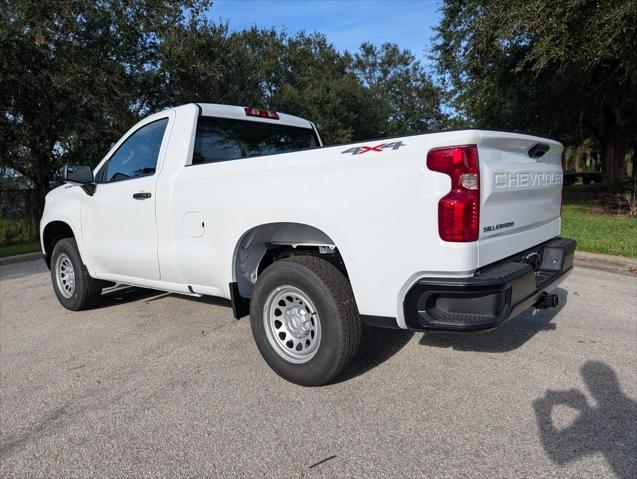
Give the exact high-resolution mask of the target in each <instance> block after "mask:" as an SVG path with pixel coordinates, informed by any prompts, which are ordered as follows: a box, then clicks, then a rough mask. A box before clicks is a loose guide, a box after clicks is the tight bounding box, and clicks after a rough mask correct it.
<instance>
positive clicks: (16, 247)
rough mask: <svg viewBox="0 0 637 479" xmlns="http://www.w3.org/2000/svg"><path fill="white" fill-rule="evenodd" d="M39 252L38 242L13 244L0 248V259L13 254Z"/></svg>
mask: <svg viewBox="0 0 637 479" xmlns="http://www.w3.org/2000/svg"><path fill="white" fill-rule="evenodd" d="M36 251H40V242H39V241H35V242H33V243H22V244H13V245H11V246H0V258H3V257H5V256H13V255H15V254H23V253H34V252H36Z"/></svg>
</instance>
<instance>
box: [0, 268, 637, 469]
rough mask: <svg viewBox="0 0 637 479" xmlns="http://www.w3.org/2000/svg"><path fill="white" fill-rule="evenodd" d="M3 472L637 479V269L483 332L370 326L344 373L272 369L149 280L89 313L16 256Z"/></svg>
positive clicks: (5, 275) (566, 288)
mask: <svg viewBox="0 0 637 479" xmlns="http://www.w3.org/2000/svg"><path fill="white" fill-rule="evenodd" d="M0 275H1V280H0V302H1V305H0V316H1V319H0V373H1V376H0V380H1V396H0V401H1V402H0V407H1V410H0V435H1V436H0V439H1V442H0V476H1V477H4V478H8V477H156V476H162V477H186V476H197V477H247V478H252V477H288V478H314V477H329V478H333V477H339V478H345V477H360V478H372V477H378V478H386V477H450V478H452V477H453V478H457V477H463V478H464V477H466V478H479V477H484V478H494V477H516V478H522V477H529V478H537V477H578V478H584V477H591V478H593V477H594V478H599V477H622V478H624V477H625V478H628V477H633V478H634V477H636V475H637V468H636V453H635V451H637V439H636V436H637V403H636V402H635V398H637V372H636V371H637V341H636V340H637V314H636V313H637V277H635V276H628V275H621V274H613V273H609V272H603V271H597V270H592V269H586V268H578V269H577V270H576V271H575V272H574V273H573V274H572V275H571V276H570V277H569V278H568V279H567V281H566V282H565V283H563V284H562V286H561V288H560V289H559V290H558V291H559V293H560V299H561V302H562V306H561V307H560V309H559V311H550V310H549V311H543V312H540V313H538V314H537V315H535V316H532V315H531V314H530V313H525V314H524V315H522V316H519V317H518V318H516V319H514V320H512V321H510V322H509V323H507V324H506V325H504V326H503V327H501V328H500V329H498V330H496V331H494V332H491V333H487V334H481V335H449V334H431V333H428V334H424V335H423V334H421V333H417V334H412V333H410V332H406V331H389V330H368V331H366V334H365V339H364V341H365V342H364V345H363V347H362V350H361V352H360V354H359V356H358V358H357V360H356V362H355V364H354V365H353V366H351V367H350V368H349V369H348V370H347V371H346V373H345V374H344V375H343V376H342V377H340V378H339V380H338V382H337V383H336V384H333V385H330V386H327V387H322V388H302V387H299V386H295V385H292V384H289V383H287V382H285V381H283V380H282V379H280V378H278V376H276V375H275V374H274V373H273V372H272V371H271V370H270V369H269V368H268V367H267V366H266V364H265V363H264V362H263V361H262V359H261V357H260V356H259V353H258V351H257V349H256V347H255V345H254V343H253V341H252V337H251V333H250V325H249V321H248V320H247V318H245V319H243V320H241V321H236V320H234V319H233V318H232V313H231V311H230V309H229V304H228V303H227V302H225V301H221V300H215V299H205V298H202V299H193V298H188V297H182V296H178V295H172V294H162V293H159V292H156V291H151V290H144V289H137V288H118V289H116V290H115V291H111V292H109V293H106V294H105V295H104V298H103V301H102V303H101V304H100V306H99V307H98V308H97V309H94V310H91V311H86V312H81V313H73V312H70V311H66V310H64V309H63V308H62V307H61V306H60V305H59V304H58V302H57V300H56V299H55V296H54V295H53V291H52V289H51V286H50V279H49V274H48V271H47V270H46V267H45V266H44V263H43V262H42V261H34V262H26V263H18V264H10V265H4V266H1V267H0Z"/></svg>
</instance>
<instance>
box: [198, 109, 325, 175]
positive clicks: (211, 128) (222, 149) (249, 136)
mask: <svg viewBox="0 0 637 479" xmlns="http://www.w3.org/2000/svg"><path fill="white" fill-rule="evenodd" d="M317 146H318V143H317V141H316V138H315V136H314V131H313V130H311V129H309V128H298V127H294V126H286V125H276V124H271V123H261V122H256V121H244V120H230V119H227V118H213V117H205V116H204V117H200V118H199V121H198V122H197V133H196V135H195V150H194V153H193V156H192V164H193V165H198V164H201V163H214V162H218V161H229V160H237V159H239V158H250V157H253V156H262V155H272V154H275V153H287V152H290V151H297V150H306V149H309V148H316V147H317Z"/></svg>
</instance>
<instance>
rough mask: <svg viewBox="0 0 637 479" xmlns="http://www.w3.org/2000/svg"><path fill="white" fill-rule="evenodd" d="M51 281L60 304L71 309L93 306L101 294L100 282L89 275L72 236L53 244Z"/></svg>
mask: <svg viewBox="0 0 637 479" xmlns="http://www.w3.org/2000/svg"><path fill="white" fill-rule="evenodd" d="M51 281H52V283H53V290H54V291H55V295H56V296H57V298H58V300H59V301H60V303H61V304H62V306H64V307H65V308H66V309H70V310H72V311H79V310H81V309H88V308H90V307H92V306H95V304H97V302H98V301H99V299H100V296H101V294H102V286H101V282H100V281H98V280H95V279H93V278H91V277H90V276H89V274H88V271H87V269H86V266H84V263H82V258H81V257H80V252H79V250H78V248H77V243H76V242H75V239H74V238H63V239H61V240H60V241H58V242H57V243H56V244H55V247H54V248H53V253H52V254H51Z"/></svg>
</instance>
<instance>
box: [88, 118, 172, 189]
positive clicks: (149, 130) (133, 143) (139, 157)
mask: <svg viewBox="0 0 637 479" xmlns="http://www.w3.org/2000/svg"><path fill="white" fill-rule="evenodd" d="M167 124H168V118H163V119H161V120H157V121H154V122H152V123H149V124H148V125H144V126H142V127H141V128H140V129H139V130H137V131H136V132H135V133H133V134H132V135H131V136H129V137H128V139H127V140H126V141H125V142H124V143H123V144H122V145H121V146H120V147H119V148H118V149H117V151H116V152H115V153H114V154H113V156H111V157H110V159H109V160H108V161H107V162H106V164H105V165H104V167H103V168H102V170H103V171H100V178H101V180H100V181H101V182H102V183H112V182H114V181H122V180H129V179H131V178H138V177H140V176H148V175H153V174H154V173H155V168H156V167H157V157H158V156H159V148H160V147H161V142H162V139H163V138H164V132H165V131H166V125H167Z"/></svg>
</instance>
